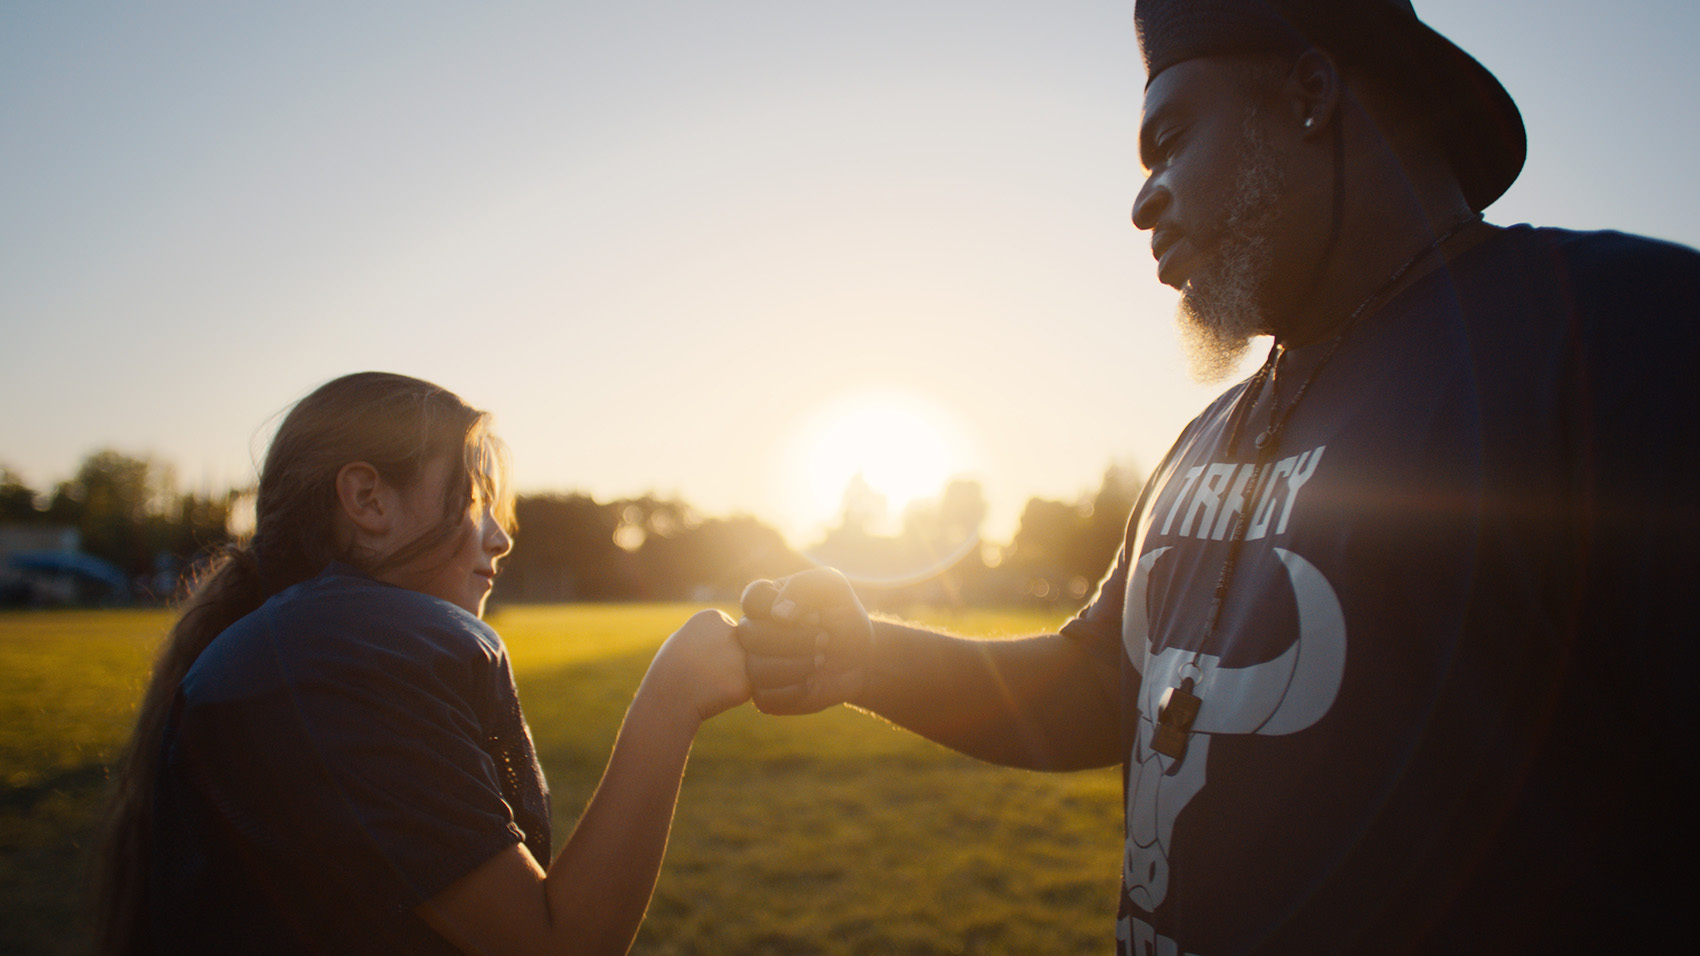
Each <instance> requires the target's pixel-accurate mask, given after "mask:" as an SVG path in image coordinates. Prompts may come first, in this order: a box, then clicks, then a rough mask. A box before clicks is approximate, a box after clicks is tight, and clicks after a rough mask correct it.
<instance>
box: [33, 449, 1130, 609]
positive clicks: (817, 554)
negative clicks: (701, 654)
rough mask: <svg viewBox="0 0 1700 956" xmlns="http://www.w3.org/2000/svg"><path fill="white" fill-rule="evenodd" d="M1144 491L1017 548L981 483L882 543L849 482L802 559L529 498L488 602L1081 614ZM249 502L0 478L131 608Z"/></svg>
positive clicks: (145, 482) (688, 517) (164, 590)
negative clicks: (792, 600)
mask: <svg viewBox="0 0 1700 956" xmlns="http://www.w3.org/2000/svg"><path fill="white" fill-rule="evenodd" d="M1141 482H1142V478H1141V476H1139V475H1137V474H1136V473H1135V472H1133V471H1132V470H1130V469H1127V468H1124V467H1120V466H1111V467H1109V468H1108V469H1106V470H1105V472H1104V476H1103V480H1102V482H1101V483H1100V485H1099V487H1098V489H1097V490H1096V491H1095V492H1093V493H1091V494H1087V495H1083V496H1082V497H1081V498H1080V499H1078V500H1076V501H1056V500H1049V499H1044V498H1038V497H1035V498H1032V499H1030V500H1029V501H1028V502H1027V504H1026V506H1025V507H1024V508H1023V510H1022V513H1021V518H1020V523H1019V525H1018V527H1017V530H1016V532H1015V535H1014V537H1013V538H1012V539H1011V540H1010V541H1009V542H1008V543H999V542H993V541H988V540H985V539H984V538H983V536H982V529H983V526H984V523H985V518H986V512H987V507H986V500H985V495H984V492H983V491H982V489H981V487H980V486H979V484H978V483H976V482H972V481H965V480H956V481H952V482H950V483H948V484H947V485H946V486H945V487H944V488H943V489H941V491H940V494H939V495H938V496H937V497H936V498H933V499H928V500H923V501H918V502H915V503H914V504H912V505H910V506H909V507H908V508H907V509H906V510H905V511H904V513H903V515H902V521H901V527H900V528H899V529H898V530H897V531H895V532H881V531H877V530H875V524H876V519H877V517H878V516H879V514H880V512H881V511H882V509H883V503H881V502H879V501H878V500H877V496H875V495H874V494H873V492H872V491H871V490H870V489H869V488H868V487H867V486H866V485H865V484H863V483H861V482H860V481H859V480H854V481H852V482H851V484H850V486H849V487H848V488H847V489H846V491H845V495H844V504H843V508H842V511H841V513H840V514H839V516H838V518H837V520H836V523H835V524H834V525H833V526H832V527H830V528H828V529H827V530H826V531H825V532H824V533H823V534H822V535H821V537H820V540H818V541H815V542H813V543H811V544H810V545H808V546H807V547H804V548H802V549H801V550H799V549H797V548H794V547H793V546H792V545H791V544H790V543H789V542H787V541H786V540H785V538H784V536H783V535H781V534H780V533H779V532H778V531H776V530H775V529H773V528H772V527H770V526H768V525H766V524H764V523H763V522H761V521H760V520H758V519H756V518H754V517H751V516H749V515H733V516H730V517H724V516H714V515H704V514H702V513H700V512H698V511H697V510H696V509H695V508H693V507H691V506H690V505H689V504H688V503H687V502H684V501H682V500H679V499H677V498H664V497H657V496H655V495H653V494H646V495H642V496H638V497H632V498H621V499H618V500H613V501H598V500H596V499H595V498H593V497H591V496H589V495H585V494H581V493H542V494H527V495H522V496H520V497H519V499H518V501H517V502H516V503H515V511H516V514H517V517H518V521H519V526H520V528H521V533H520V534H518V535H516V540H515V545H514V550H513V552H512V554H510V555H509V556H508V558H507V560H506V561H505V562H504V564H503V572H502V575H501V577H500V578H499V579H498V581H497V586H496V591H495V593H494V594H493V595H492V600H493V601H494V602H496V603H498V604H499V603H501V602H504V601H508V602H531V601H627V600H687V601H726V600H733V599H735V598H736V597H737V595H738V593H739V591H740V590H741V589H742V587H743V586H744V584H745V583H747V582H749V581H750V580H753V579H755V578H760V577H770V578H771V577H778V576H782V575H785V574H790V573H792V572H794V571H798V570H801V569H803V568H806V567H810V566H813V565H817V564H825V565H830V566H833V567H837V568H839V569H841V570H843V571H844V572H845V573H846V574H848V575H849V576H850V577H851V578H852V579H853V580H854V581H855V582H856V583H857V585H858V590H859V591H860V593H862V595H863V596H864V599H865V600H867V601H868V602H869V603H871V604H874V605H877V606H881V607H891V608H895V607H902V606H906V605H914V604H933V605H940V604H944V605H959V606H1006V605H1015V604H1036V605H1078V604H1079V603H1080V602H1081V601H1083V600H1084V599H1085V598H1086V597H1087V596H1089V594H1090V593H1091V590H1092V588H1093V586H1094V585H1095V584H1096V582H1097V581H1098V579H1099V578H1100V577H1101V576H1102V575H1103V573H1104V571H1105V570H1106V569H1107V568H1108V566H1109V564H1110V562H1111V561H1112V560H1113V559H1114V557H1115V553H1116V549H1117V548H1118V547H1119V546H1120V544H1121V539H1122V534H1123V528H1124V524H1125V522H1126V520H1127V515H1128V512H1129V510H1130V509H1131V508H1132V506H1133V503H1134V500H1135V498H1136V497H1137V496H1138V493H1139V490H1140V485H1141ZM246 493H247V492H245V491H244V490H242V489H231V490H227V491H222V492H216V493H213V492H205V491H199V492H196V491H190V492H182V491H179V489H178V485H177V480H176V475H175V473H174V471H173V469H172V468H171V467H170V466H169V465H166V464H163V463H161V462H158V461H156V460H154V459H151V458H148V457H136V456H130V455H126V454H124V453H121V452H118V451H113V450H110V449H107V450H102V451H98V452H95V453H94V454H91V455H89V456H88V457H87V458H85V459H84V461H83V463H82V465H81V466H80V467H79V468H78V469H77V472H76V474H75V475H74V476H73V477H71V478H69V479H66V480H64V481H61V482H59V483H57V484H56V485H55V486H54V487H53V489H52V491H51V492H46V493H43V492H40V491H37V490H36V489H33V488H30V487H28V486H27V485H25V484H24V482H23V481H22V480H21V479H20V478H19V477H18V476H17V475H16V474H15V473H14V472H12V471H10V470H8V469H4V468H0V526H14V527H16V526H39V527H68V528H75V529H76V530H77V532H78V533H79V535H80V537H81V543H82V550H83V551H84V552H86V553H88V554H91V555H94V556H96V557H99V558H101V559H103V560H105V561H108V562H110V563H111V564H113V565H114V566H116V567H117V568H118V569H119V570H120V571H121V572H122V573H123V574H125V575H127V576H128V577H129V579H130V580H131V581H133V582H135V587H134V594H133V596H134V597H135V598H136V599H139V600H164V599H166V598H168V597H170V596H171V592H172V591H173V589H174V588H175V587H179V586H181V583H182V582H183V581H184V580H186V579H187V578H188V577H189V576H190V575H192V572H193V569H194V568H195V567H196V566H197V564H198V563H199V562H203V561H205V560H206V559H207V558H208V557H209V556H210V555H212V554H214V553H215V552H216V551H217V550H218V549H219V548H220V547H222V546H224V545H226V544H228V543H229V542H230V540H231V536H232V529H231V518H232V515H233V514H235V513H236V512H237V510H238V508H239V505H240V503H241V501H242V498H243V496H244V495H245V494H246Z"/></svg>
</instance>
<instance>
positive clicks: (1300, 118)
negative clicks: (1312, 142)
mask: <svg viewBox="0 0 1700 956" xmlns="http://www.w3.org/2000/svg"><path fill="white" fill-rule="evenodd" d="M1284 92H1285V93H1286V102H1287V108H1288V109H1289V110H1290V111H1291V115H1292V119H1293V122H1295V123H1297V124H1298V125H1299V126H1300V127H1302V128H1303V129H1304V135H1305V137H1306V138H1309V137H1312V136H1318V135H1321V133H1322V131H1323V130H1325V129H1327V128H1328V126H1329V124H1330V123H1337V122H1339V121H1340V97H1341V96H1342V95H1343V94H1344V92H1345V81H1344V78H1343V77H1342V76H1341V74H1340V65H1339V64H1338V63H1335V62H1334V58H1333V57H1331V56H1329V55H1328V54H1327V53H1324V52H1323V51H1321V50H1318V49H1316V48H1315V47H1312V48H1311V49H1309V50H1306V51H1305V52H1304V53H1302V54H1300V55H1299V58H1298V59H1297V60H1296V61H1294V63H1293V70H1292V72H1291V73H1289V74H1288V75H1287V84H1286V88H1285V90H1284Z"/></svg>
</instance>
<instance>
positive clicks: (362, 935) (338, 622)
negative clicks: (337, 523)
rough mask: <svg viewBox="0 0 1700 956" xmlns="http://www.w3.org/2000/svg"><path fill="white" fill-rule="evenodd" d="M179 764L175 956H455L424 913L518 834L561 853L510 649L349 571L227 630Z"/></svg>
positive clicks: (433, 605) (159, 792) (180, 709)
mask: <svg viewBox="0 0 1700 956" xmlns="http://www.w3.org/2000/svg"><path fill="white" fill-rule="evenodd" d="M160 760H161V761H162V763H161V770H160V776H159V783H158V785H157V788H156V791H155V814H154V819H155V825H154V829H153V834H152V840H153V847H154V852H153V870H152V879H151V882H150V912H151V924H152V930H153V937H154V939H155V943H156V948H157V950H158V951H159V952H161V953H173V954H189V953H336V954H350V953H439V952H440V953H454V952H456V950H455V949H454V948H453V947H451V946H449V945H448V944H447V943H446V942H444V941H443V940H442V939H441V938H440V937H438V936H437V935H436V934H435V933H433V932H432V931H431V930H430V929H429V928H428V927H427V926H425V925H424V923H423V922H421V921H420V920H419V919H418V918H417V917H416V916H414V915H413V912H412V911H413V909H414V908H415V907H416V906H418V905H419V904H420V903H422V902H424V901H425V900H427V899H429V898H431V897H432V896H434V895H436V894H437V893H438V892H439V891H441V890H443V889H444V888H446V887H447V886H448V885H449V884H450V883H452V882H454V881H455V880H456V879H458V878H460V877H461V876H464V875H466V874H467V873H468V872H470V871H471V870H472V869H474V868H475V867H477V866H478V865H480V864H482V863H484V862H486V861H487V860H489V859H490V858H491V857H492V856H494V855H495V854H496V853H498V852H500V851H502V850H504V849H506V848H508V847H510V846H512V845H514V844H516V843H522V842H523V843H524V844H525V845H526V846H527V847H528V848H529V849H530V850H531V852H532V855H533V856H535V857H536V858H537V859H538V860H539V861H540V862H542V863H543V864H544V865H548V862H549V851H550V837H549V804H548V792H547V789H546V788H545V785H544V781H543V774H542V770H541V768H540V767H539V766H538V763H537V759H536V756H535V753H534V751H533V749H532V744H531V737H530V733H529V731H528V730H527V728H526V726H525V722H524V718H523V717H522V715H521V713H520V708H519V701H518V698H517V697H516V696H515V693H514V683H513V676H512V673H511V671H510V669H509V666H508V658H507V650H506V648H505V647H504V646H503V645H502V642H501V639H500V638H499V637H497V636H496V633H495V632H494V631H492V630H491V629H490V628H489V627H488V626H486V625H485V624H484V623H483V622H481V621H479V620H478V619H477V618H475V617H474V616H472V615H470V614H468V613H466V612H465V611H463V610H461V609H460V608H458V607H455V606H453V605H452V604H449V603H448V602H445V601H441V600H438V599H436V598H433V597H429V596H426V595H423V594H419V593H417V592H413V591H408V590H405V589H402V588H396V587H391V586H389V585H386V584H381V583H379V582H376V581H373V580H371V579H370V578H367V577H364V576H362V575H360V574H359V573H358V572H355V571H353V570H352V569H350V568H347V567H342V566H339V565H333V566H331V567H330V568H328V569H327V570H326V571H325V573H324V574H322V575H320V576H319V577H317V578H314V579H312V580H310V581H307V582H304V583H302V584H299V585H297V586H295V587H292V588H289V589H288V590H286V591H284V592H282V593H280V594H278V595H277V596H276V597H274V598H272V599H271V600H270V601H268V602H266V604H264V605H263V606H262V607H260V608H259V609H258V610H257V611H255V612H254V613H252V614H249V615H248V616H247V617H244V618H243V619H242V620H240V621H238V622H236V623H235V624H234V625H232V626H231V627H230V628H229V629H228V630H226V631H225V632H224V633H222V634H220V635H219V636H218V637H217V638H216V639H214V641H213V642H212V644H211V645H209V646H208V648H207V649H206V651H205V652H204V653H202V655H201V657H200V659H199V660H197V661H196V662H195V665H194V666H193V667H192V668H191V669H190V671H189V673H188V675H187V676H186V677H185V678H184V680H183V683H182V688H181V691H180V692H179V694H178V697H177V701H176V704H175V706H174V709H173V711H172V714H171V718H170V722H169V725H168V727H167V729H166V734H165V741H164V746H163V747H162V748H161V751H160Z"/></svg>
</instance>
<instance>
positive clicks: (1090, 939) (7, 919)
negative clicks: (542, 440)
mask: <svg viewBox="0 0 1700 956" xmlns="http://www.w3.org/2000/svg"><path fill="white" fill-rule="evenodd" d="M692 610H694V608H693V607H691V606H687V605H682V604H681V605H573V606H541V607H538V606H517V607H510V608H505V609H502V610H500V611H499V612H498V613H496V614H495V615H494V617H493V623H494V624H495V626H496V628H497V630H499V631H501V633H502V635H503V637H504V638H505V639H506V640H507V642H508V645H509V648H510V650H511V653H512V655H513V660H514V667H515V673H516V674H517V678H518V681H519V687H520V697H521V700H522V701H523V703H524V705H525V708H526V715H527V718H528V720H529V722H530V724H531V728H532V732H533V735H534V737H535V739H536V743H537V749H538V753H539V756H540V757H541V758H542V761H543V765H544V768H545V770H546V771H547V773H548V777H549V782H550V786H551V789H552V790H553V793H554V809H555V820H554V824H555V832H556V842H557V845H558V844H559V842H560V841H561V840H562V839H564V838H565V836H566V834H567V833H568V832H570V831H571V829H572V826H573V824H574V822H575V821H576V819H577V817H578V814H579V812H580V811H581V810H582V809H583V807H584V803H585V801H586V800H587V799H589V797H590V793H591V790H592V789H593V788H594V787H595V784H596V781H597V779H598V778H599V777H600V776H601V772H602V766H603V764H604V762H605V761H606V760H607V757H608V751H609V748H610V747H611V746H612V745H613V740H614V733H615V731H616V730H617V729H618V726H619V721H620V718H621V716H622V714H623V713H624V711H625V707H626V704H627V702H628V701H629V700H630V698H631V694H632V692H633V690H635V689H636V687H637V684H638V680H639V678H640V677H641V676H642V674H643V671H644V668H645V667H646V666H647V665H648V662H649V658H650V656H651V655H652V654H653V653H654V650H655V648H656V647H657V646H658V645H659V644H660V642H661V640H662V639H663V638H665V637H666V635H667V634H668V633H670V632H671V631H672V629H673V628H675V627H677V626H678V625H679V624H680V623H682V622H683V621H684V619H685V618H686V617H687V616H689V614H690V612H691V611H692ZM922 619H923V620H925V619H926V616H924V615H923V616H922ZM169 621H170V618H169V615H167V614H164V613H161V612H128V611H104V612H87V613H42V614H7V615H0V953H19V954H50V953H68V952H74V951H75V947H76V945H77V942H78V940H79V939H80V936H81V934H80V926H79V923H80V911H79V903H80V900H79V887H80V880H81V872H80V871H81V855H82V852H83V847H84V846H85V844H86V841H87V839H88V832H89V828H90V826H91V824H92V820H93V816H94V814H95V813H96V812H97V808H98V804H99V799H100V793H101V788H102V786H103V781H104V768H105V766H106V764H107V763H108V762H109V761H110V760H111V758H112V755H113V754H114V753H115V752H116V750H117V747H118V745H119V743H120V742H121V740H122V738H123V736H124V734H125V732H126V731H127V728H128V724H129V721H130V720H131V719H132V716H133V712H134V705H135V700H136V698H137V697H138V696H139V695H140V693H141V689H142V684H143V682H144V680H145V678H146V669H147V663H148V660H149V659H150V656H151V652H152V648H153V646H154V645H155V642H156V641H157V640H158V638H159V636H160V635H161V634H163V632H164V629H165V628H166V627H167V626H168V625H169ZM931 623H937V624H940V625H943V626H946V627H949V628H950V629H952V630H956V631H958V632H961V633H967V634H982V635H989V636H999V635H1001V636H1010V635H1015V634H1022V633H1032V632H1036V631H1041V630H1047V629H1050V628H1052V627H1054V626H1056V625H1057V624H1058V623H1060V621H1059V620H1057V619H1056V618H1054V617H1044V616H1037V615H1031V614H1022V613H989V612H964V613H961V614H957V615H948V616H934V617H933V619H932V621H931ZM1120 819H1121V810H1120V779H1119V776H1118V774H1117V773H1116V772H1115V771H1114V770H1105V771H1097V772H1092V773H1085V774H1065V775H1050V774H1035V773H1025V772H1021V771H1012V770H1005V769H1001V768H997V767H990V766H987V765H984V764H980V763H977V762H975V761H972V760H969V759H967V758H964V757H961V756H958V755H956V754H953V753H950V752H949V751H947V750H944V749H943V748H940V747H937V746H935V745H933V744H930V743H928V742H926V741H923V740H920V739H918V738H915V737H913V736H912V735H909V734H907V733H904V732H902V731H898V730H895V729H893V728H891V727H889V726H887V725H885V724H883V723H881V722H880V721H877V720H874V719H872V718H869V717H867V716H864V715H861V714H857V713H853V712H850V711H848V710H845V709H842V708H840V709H837V710H834V711H829V712H827V713H822V714H817V715H814V716H810V717H800V718H790V719H777V718H771V717H765V716H763V715H761V714H758V713H756V712H755V711H754V710H753V709H752V708H750V707H748V706H745V707H741V708H739V709H737V710H734V711H732V712H730V713H728V714H725V715H723V716H721V717H719V718H716V719H715V720H714V721H713V722H711V723H710V724H709V725H708V726H707V727H706V728H704V730H703V732H702V734H701V735H700V736H699V737H698V740H697V744H696V747H695V749H694V751H693V753H692V756H691V765H690V768H689V771H688V772H687V774H686V779H685V786H684V791H683V794H682V796H681V799H680V804H679V811H678V816H677V818H676V820H675V823H674V829H673V839H672V843H671V845H670V846H669V848H668V853H667V863H666V866H665V868H664V869H663V871H662V875H661V882H660V885H659V886H658V887H657V889H656V894H655V901H654V903H653V904H652V905H651V907H650V913H649V918H648V920H647V922H646V923H645V925H644V928H643V931H642V933H641V935H640V936H639V938H638V942H637V945H636V947H635V948H634V952H637V953H644V954H695V953H739V954H816V953H818V954H852V953H855V954H860V953H870V954H872V953H879V954H904V953H912V954H944V953H953V954H954V953H1102V952H1104V951H1106V950H1107V949H1109V948H1110V939H1111V931H1112V930H1111V927H1112V919H1113V909H1114V899H1115V888H1116V881H1117V878H1118V875H1119V872H1120V857H1121V833H1120V828H1121V823H1120Z"/></svg>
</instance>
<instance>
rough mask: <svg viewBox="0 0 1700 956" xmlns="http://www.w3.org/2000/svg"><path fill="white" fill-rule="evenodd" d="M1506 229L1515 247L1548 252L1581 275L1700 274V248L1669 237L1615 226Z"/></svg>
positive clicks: (1685, 277)
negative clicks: (1668, 238) (1652, 235)
mask: <svg viewBox="0 0 1700 956" xmlns="http://www.w3.org/2000/svg"><path fill="white" fill-rule="evenodd" d="M1504 232H1505V235H1506V237H1507V240H1508V244H1509V245H1510V246H1511V247H1513V248H1523V249H1533V250H1538V251H1540V252H1544V253H1545V254H1547V255H1548V256H1550V257H1552V261H1553V264H1554V265H1555V266H1557V267H1559V268H1562V269H1563V271H1564V272H1566V273H1567V274H1569V275H1571V276H1573V277H1575V278H1576V279H1578V280H1581V281H1590V280H1593V281H1603V282H1609V283H1614V284H1620V285H1621V284H1624V283H1628V282H1631V281H1646V280H1649V279H1659V278H1663V277H1668V278H1672V279H1677V280H1682V281H1686V282H1690V283H1692V282H1694V281H1696V280H1700V252H1697V251H1695V250H1694V249H1692V248H1690V247H1688V246H1685V245H1682V244H1681V243H1677V242H1671V241H1669V240H1665V239H1654V238H1652V237H1650V236H1640V235H1636V234H1634V233H1628V232H1619V231H1617V230H1615V229H1593V230H1579V229H1560V228H1556V227H1552V226H1540V227H1537V226H1529V225H1517V226H1509V227H1506V229H1505V230H1504Z"/></svg>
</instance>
